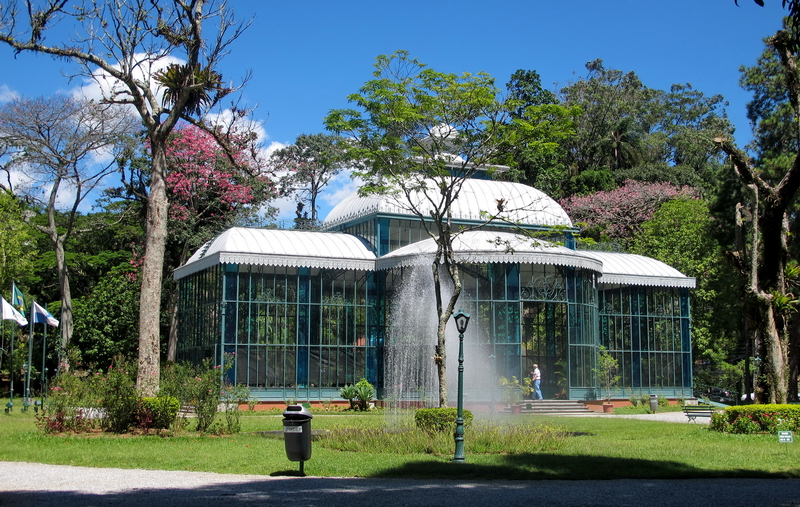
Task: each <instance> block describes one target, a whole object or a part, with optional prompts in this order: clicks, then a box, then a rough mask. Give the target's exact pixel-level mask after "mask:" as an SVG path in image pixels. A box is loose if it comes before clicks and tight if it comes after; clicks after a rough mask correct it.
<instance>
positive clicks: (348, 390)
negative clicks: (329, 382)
mask: <svg viewBox="0 0 800 507" xmlns="http://www.w3.org/2000/svg"><path fill="white" fill-rule="evenodd" d="M339 396H341V397H342V398H343V399H345V400H347V401H349V402H350V410H356V408H357V407H356V399H357V398H358V390H357V389H356V386H354V385H352V384H345V386H344V387H342V388H341V389H339Z"/></svg>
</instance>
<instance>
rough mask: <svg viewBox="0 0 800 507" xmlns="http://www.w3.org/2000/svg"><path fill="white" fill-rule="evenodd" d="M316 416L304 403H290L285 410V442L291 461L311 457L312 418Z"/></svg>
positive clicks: (301, 460)
mask: <svg viewBox="0 0 800 507" xmlns="http://www.w3.org/2000/svg"><path fill="white" fill-rule="evenodd" d="M313 417H314V416H313V415H311V412H309V411H308V410H306V408H305V407H304V406H302V405H289V406H288V407H286V410H285V411H284V412H283V443H284V445H285V446H286V457H287V458H289V461H299V462H300V473H303V462H304V461H308V460H309V459H311V419H312V418H313Z"/></svg>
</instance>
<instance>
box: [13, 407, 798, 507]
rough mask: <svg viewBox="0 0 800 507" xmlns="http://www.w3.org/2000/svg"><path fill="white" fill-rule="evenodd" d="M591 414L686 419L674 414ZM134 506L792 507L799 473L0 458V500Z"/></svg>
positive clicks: (17, 505)
mask: <svg viewBox="0 0 800 507" xmlns="http://www.w3.org/2000/svg"><path fill="white" fill-rule="evenodd" d="M595 416H596V417H626V418H635V419H646V420H659V421H670V422H676V423H688V422H689V420H688V419H687V418H686V416H685V415H684V414H683V412H665V413H657V414H643V415H626V416H617V415H607V414H602V413H600V414H595ZM702 422H703V421H702V420H701V422H700V423H701V424H702ZM706 422H707V421H706ZM142 504H150V505H151V506H153V507H155V506H162V505H169V506H176V507H183V506H186V507H203V506H215V507H218V506H219V505H226V506H234V507H235V506H237V505H244V504H248V505H253V504H256V505H278V504H280V505H284V506H289V507H294V506H337V505H343V506H347V507H362V506H364V507H367V506H369V507H374V506H381V505H400V506H423V505H459V504H461V505H469V506H479V505H492V504H499V505H502V507H513V506H524V507H533V506H536V505H544V506H547V507H560V506H576V505H594V506H639V505H642V506H681V507H692V506H704V507H706V506H708V505H725V506H732V507H734V506H751V505H752V506H755V505H758V506H773V505H774V506H800V480H791V479H775V480H766V479H694V480H679V481H674V480H612V481H562V480H557V481H553V480H549V481H481V480H477V481H443V480H435V481H434V480H408V479H359V478H321V477H302V478H301V477H268V476H260V475H225V474H215V473H205V472H180V471H162V470H124V469H116V468H87V467H73V466H63V465H43V464H38V463H18V462H0V506H12V505H13V506H14V507H28V506H42V507H45V506H48V507H49V506H53V505H55V506H58V507H77V506H96V505H120V506H139V505H142Z"/></svg>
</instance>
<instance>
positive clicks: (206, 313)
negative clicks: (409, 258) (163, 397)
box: [179, 264, 383, 400]
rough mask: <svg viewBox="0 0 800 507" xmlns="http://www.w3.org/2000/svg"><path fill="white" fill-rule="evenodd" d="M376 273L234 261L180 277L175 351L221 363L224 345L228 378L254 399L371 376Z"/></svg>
mask: <svg viewBox="0 0 800 507" xmlns="http://www.w3.org/2000/svg"><path fill="white" fill-rule="evenodd" d="M380 278H381V277H380V275H376V274H374V273H367V272H358V271H345V270H322V269H310V268H288V267H280V266H252V265H242V266H239V265H236V264H226V265H224V266H215V267H214V268H211V269H207V270H204V271H201V272H199V273H195V274H193V275H190V276H189V277H187V279H186V280H185V281H184V280H182V281H181V305H180V310H179V318H180V321H181V337H182V340H181V346H180V348H179V359H180V360H184V359H185V360H191V361H193V362H197V361H199V360H202V358H203V357H214V358H215V359H216V360H217V361H218V364H222V362H223V361H222V354H231V355H232V356H233V368H232V369H231V370H230V371H229V372H228V376H229V377H228V380H229V381H230V382H232V383H236V384H244V385H246V386H248V387H250V389H251V392H252V393H253V395H254V396H257V397H259V398H261V399H276V400H287V399H328V398H337V397H338V394H339V389H340V388H341V387H343V386H344V385H345V384H352V383H355V382H358V380H360V379H361V378H367V379H368V380H369V381H370V382H373V383H375V382H376V381H377V376H378V373H379V366H378V363H379V360H378V358H379V356H380V349H381V347H382V342H383V309H382V306H381V303H380V300H381V297H379V296H378V293H379V292H380V289H381V287H380V286H381V285H382V283H381V282H380ZM213 284H216V285H217V288H216V290H213V287H210V285H213ZM212 294H216V295H217V296H216V301H217V304H216V305H215V304H213V299H215V298H214V297H213V296H212Z"/></svg>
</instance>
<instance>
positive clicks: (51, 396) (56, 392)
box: [36, 372, 96, 434]
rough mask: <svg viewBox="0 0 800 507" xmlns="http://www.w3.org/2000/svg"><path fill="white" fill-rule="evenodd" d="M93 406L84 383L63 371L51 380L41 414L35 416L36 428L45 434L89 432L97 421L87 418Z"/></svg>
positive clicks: (72, 374) (71, 373)
mask: <svg viewBox="0 0 800 507" xmlns="http://www.w3.org/2000/svg"><path fill="white" fill-rule="evenodd" d="M94 401H96V400H94ZM93 406H95V405H94V404H93V403H92V400H91V396H90V394H89V392H88V391H87V389H86V382H84V381H83V380H82V379H81V378H79V377H77V376H75V375H74V373H73V372H70V373H63V372H62V373H59V374H58V376H57V377H56V378H55V379H54V380H53V382H52V386H51V387H50V390H49V392H48V396H47V399H46V400H45V403H44V406H43V407H42V411H41V412H40V413H38V414H36V425H37V426H38V428H39V429H40V430H41V431H42V432H43V433H46V434H52V433H62V432H67V431H71V432H78V433H79V432H83V431H88V430H90V429H92V428H93V427H94V422H95V421H96V419H91V418H89V417H87V416H88V413H87V411H88V409H89V407H93Z"/></svg>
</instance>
